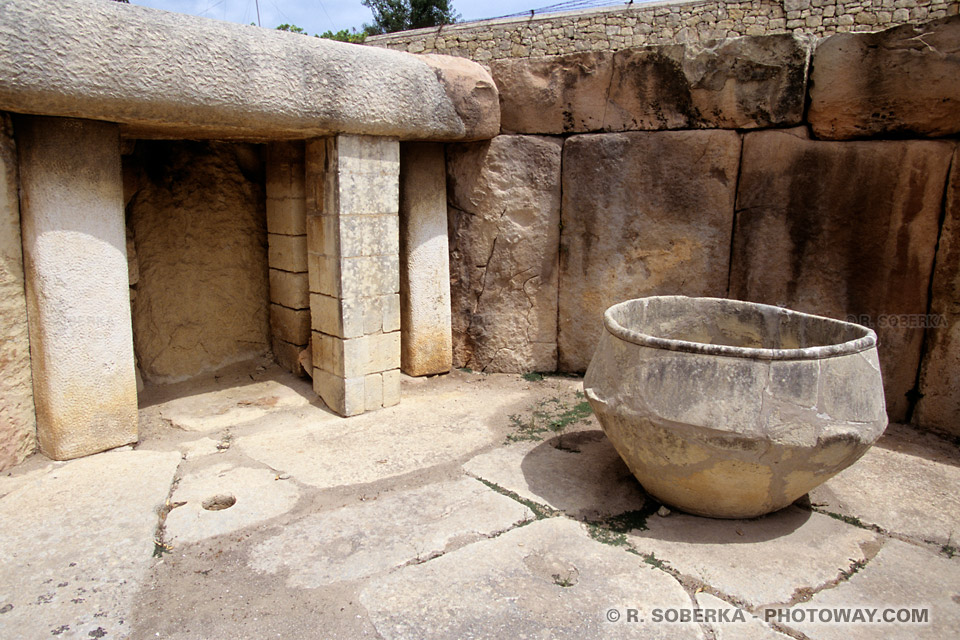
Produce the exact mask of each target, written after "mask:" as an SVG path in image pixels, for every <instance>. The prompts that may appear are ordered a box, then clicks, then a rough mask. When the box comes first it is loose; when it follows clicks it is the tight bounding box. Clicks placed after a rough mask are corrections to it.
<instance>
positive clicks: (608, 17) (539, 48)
mask: <svg viewBox="0 0 960 640" xmlns="http://www.w3.org/2000/svg"><path fill="white" fill-rule="evenodd" d="M957 7H958V2H957V0H747V1H740V2H737V1H733V2H730V1H726V0H707V1H703V0H699V1H698V0H693V1H689V0H688V1H682V0H681V1H680V2H650V3H644V4H635V5H631V6H628V7H626V8H624V7H623V6H616V7H607V8H603V9H590V10H584V11H575V12H567V13H553V14H545V15H534V16H521V17H514V18H502V19H495V20H482V21H478V22H470V23H466V24H462V25H447V26H444V27H440V28H435V27H434V28H427V29H415V30H412V31H403V32H399V33H391V34H386V35H381V36H373V37H371V38H368V39H367V43H368V44H372V45H374V46H377V47H384V48H388V49H396V50H399V51H408V52H410V53H442V54H446V55H453V56H462V57H465V58H470V59H472V60H476V61H478V62H484V63H485V62H488V61H490V60H498V59H502V58H533V57H537V56H546V55H561V54H567V53H575V52H581V51H618V50H620V49H626V48H629V47H639V46H644V45H651V44H669V43H678V42H680V43H683V42H704V41H707V40H716V39H721V38H736V37H739V36H758V35H766V34H771V33H799V34H809V35H813V36H818V37H822V36H828V35H831V34H834V33H845V32H856V31H877V30H878V29H884V28H887V27H891V26H895V25H900V24H905V23H908V22H922V21H926V20H935V19H938V18H944V17H947V16H949V15H956V14H957Z"/></svg>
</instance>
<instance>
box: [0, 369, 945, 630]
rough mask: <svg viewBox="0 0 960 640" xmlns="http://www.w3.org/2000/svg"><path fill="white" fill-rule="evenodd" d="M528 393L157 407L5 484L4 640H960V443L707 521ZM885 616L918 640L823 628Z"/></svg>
mask: <svg viewBox="0 0 960 640" xmlns="http://www.w3.org/2000/svg"><path fill="white" fill-rule="evenodd" d="M537 378H538V377H537V376H528V377H526V378H525V377H522V376H513V375H483V374H477V373H470V372H464V371H457V372H454V373H452V374H450V375H447V376H440V377H436V378H430V379H412V378H406V379H404V383H403V384H404V386H403V394H404V395H403V401H402V402H401V404H400V405H399V406H398V407H393V408H390V409H385V410H382V411H378V412H375V413H370V414H365V415H362V416H358V417H355V418H350V419H346V420H345V419H341V418H338V417H336V416H334V415H332V414H331V413H330V412H329V411H327V410H326V409H325V408H324V406H323V405H322V404H321V403H320V402H319V401H317V400H316V399H315V396H314V395H313V393H312V391H311V389H310V385H309V382H308V381H302V380H298V379H295V378H293V377H292V376H290V375H289V374H285V373H282V372H281V371H280V370H279V369H278V368H277V367H275V366H272V365H269V364H268V363H245V364H242V365H238V366H236V367H234V368H232V369H229V370H225V371H223V372H220V374H218V375H217V376H215V377H210V378H209V379H205V380H199V381H192V382H188V383H182V384H180V385H175V386H170V387H162V388H153V389H148V390H147V391H146V392H145V393H143V394H142V395H141V434H142V439H141V442H140V443H139V444H138V445H137V446H135V447H125V448H123V449H121V450H117V451H111V452H107V453H103V454H100V455H96V456H92V457H88V458H84V459H80V460H74V461H71V462H66V463H57V462H51V461H49V460H47V459H45V458H43V457H42V456H34V457H33V458H31V459H30V460H28V461H27V462H26V463H24V464H23V465H21V466H19V467H17V468H15V469H13V470H10V471H7V472H4V473H3V474H0V558H2V566H0V638H50V637H55V638H198V639H219V638H223V639H230V640H234V639H237V638H285V639H292V638H357V637H382V638H593V637H634V638H859V637H864V638H866V637H870V638H872V637H875V636H880V637H885V638H947V637H960V550H958V547H960V542H958V538H960V491H958V489H960V450H958V448H957V445H956V443H951V442H948V441H946V440H944V439H941V438H939V437H937V436H934V435H930V434H926V433H923V432H918V431H915V430H913V429H911V428H909V427H905V426H901V425H891V426H890V428H889V429H888V431H887V434H886V435H885V436H884V437H883V438H882V439H881V440H880V442H879V443H878V444H877V446H875V447H874V448H873V449H871V450H870V451H869V452H868V453H867V455H866V456H865V457H864V458H863V459H862V460H861V461H860V462H858V463H857V464H856V465H854V466H853V467H851V468H850V469H848V470H847V471H845V472H843V473H841V474H840V475H838V476H836V477H835V478H833V479H832V480H830V481H829V482H828V483H826V484H825V485H823V486H822V487H820V488H818V489H817V490H815V491H814V492H812V493H811V494H810V495H809V496H808V497H807V498H805V499H803V500H801V501H799V502H798V503H797V504H795V505H793V506H791V507H789V508H787V509H784V510H782V511H780V512H778V513H775V514H772V515H769V516H766V517H763V518H758V519H754V520H712V519H708V518H698V517H694V516H688V515H685V514H682V513H679V512H668V511H667V510H664V509H661V508H660V507H661V505H659V504H658V503H656V501H654V500H653V499H652V498H649V497H645V495H644V493H643V491H642V489H641V488H640V486H639V485H638V484H637V482H636V481H635V480H634V479H633V477H632V476H631V475H630V473H629V472H628V471H627V469H626V467H625V466H624V465H623V463H622V462H621V461H620V459H619V457H618V456H617V454H616V452H615V451H614V450H613V449H612V447H611V445H610V444H609V442H608V441H607V440H606V438H605V436H604V435H603V433H602V431H600V430H599V425H598V424H597V422H596V419H595V418H594V417H593V416H592V415H591V414H590V413H589V410H588V405H586V404H585V402H584V399H583V396H582V393H581V391H580V386H581V380H579V379H577V378H565V377H552V376H547V377H545V378H543V379H537ZM887 610H889V611H890V612H892V613H887V615H893V616H894V617H896V616H897V615H900V616H910V615H912V614H911V610H917V611H918V612H919V615H921V616H923V615H925V616H926V617H927V620H926V622H921V623H909V622H893V623H883V622H881V623H877V622H874V623H868V622H847V623H837V622H835V621H831V622H825V621H824V616H826V615H829V616H830V617H831V618H832V617H833V616H835V615H848V614H849V615H851V616H858V615H862V616H865V617H867V616H869V615H874V616H877V617H880V616H883V615H884V612H885V611H887ZM824 612H826V613H824ZM844 612H848V613H844ZM904 612H905V613H904Z"/></svg>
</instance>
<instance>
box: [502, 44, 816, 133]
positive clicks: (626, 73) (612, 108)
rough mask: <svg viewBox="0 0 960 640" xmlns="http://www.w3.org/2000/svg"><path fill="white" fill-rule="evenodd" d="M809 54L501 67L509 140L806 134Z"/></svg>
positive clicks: (593, 57)
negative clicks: (708, 131) (722, 131)
mask: <svg viewBox="0 0 960 640" xmlns="http://www.w3.org/2000/svg"><path fill="white" fill-rule="evenodd" d="M808 50H809V45H808V44H807V42H806V41H805V40H803V39H801V38H795V37H794V36H793V35H790V34H779V35H771V36H759V37H745V38H735V39H726V40H718V41H714V42H708V43H705V44H696V43H687V44H675V45H665V46H653V47H638V48H632V49H622V50H620V51H617V52H616V53H612V52H609V51H591V52H583V53H573V54H567V55H564V56H547V57H542V58H523V59H505V60H495V61H493V62H492V63H491V71H492V73H493V76H494V79H495V80H496V81H497V84H498V86H499V87H500V98H501V109H502V114H501V126H502V129H503V131H504V133H527V134H531V133H532V134H545V133H546V134H550V133H585V132H590V131H599V130H601V129H602V130H604V131H636V130H651V129H652V130H657V129H693V128H726V129H752V128H757V127H769V126H790V125H795V124H799V123H800V121H801V120H802V118H803V105H804V98H805V93H806V79H807V59H808Z"/></svg>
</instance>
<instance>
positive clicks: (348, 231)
mask: <svg viewBox="0 0 960 640" xmlns="http://www.w3.org/2000/svg"><path fill="white" fill-rule="evenodd" d="M305 164H306V209H307V217H306V220H307V248H308V255H307V260H308V272H309V287H310V312H311V326H312V329H313V341H312V349H313V367H314V370H313V387H314V390H315V391H316V392H317V394H318V395H319V396H320V397H321V398H322V399H323V401H324V402H325V403H326V404H327V406H329V407H330V408H331V409H333V410H334V411H336V412H337V413H339V414H341V415H344V416H352V415H357V414H359V413H363V412H364V411H370V410H374V409H379V408H381V407H390V406H393V405H395V404H397V403H399V402H400V222H399V176H400V145H399V142H398V141H397V140H396V139H391V138H379V137H370V136H344V135H341V136H336V137H331V138H316V139H312V140H308V141H307V142H306V153H305Z"/></svg>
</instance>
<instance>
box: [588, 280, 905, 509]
mask: <svg viewBox="0 0 960 640" xmlns="http://www.w3.org/2000/svg"><path fill="white" fill-rule="evenodd" d="M603 322H604V327H605V331H604V333H603V336H602V337H601V338H600V343H599V345H598V346H597V350H596V352H595V353H594V356H593V360H592V361H591V362H590V366H589V368H588V369H587V374H586V377H585V378H584V381H583V387H584V391H585V392H586V395H587V399H588V400H589V402H590V405H591V406H592V407H593V410H594V412H595V413H596V414H597V417H598V418H599V420H600V424H601V425H602V427H603V430H604V432H605V433H606V434H607V437H609V438H610V440H611V442H612V443H613V446H614V447H615V448H616V450H617V452H618V453H619V454H620V456H621V457H622V458H623V460H624V462H626V463H627V466H628V467H629V468H630V471H631V472H633V474H634V475H635V476H636V477H637V479H638V480H639V481H640V484H642V485H643V487H644V489H646V490H647V492H648V493H650V494H651V495H653V496H654V497H656V498H657V499H658V500H660V501H661V502H663V503H665V504H667V505H670V506H672V507H675V508H678V509H681V510H683V511H686V512H689V513H692V514H696V515H702V516H710V517H714V518H751V517H755V516H760V515H763V514H766V513H770V512H773V511H776V510H778V509H782V508H783V507H786V506H788V505H789V504H791V503H792V502H793V501H794V500H796V499H797V498H799V497H801V496H803V495H804V494H805V493H807V492H808V491H810V490H811V489H813V488H814V487H816V486H817V485H819V484H821V483H823V482H825V481H826V480H828V479H829V478H831V477H832V476H833V475H835V474H837V473H839V472H840V471H842V470H843V469H845V468H847V467H848V466H850V465H851V464H853V463H854V462H856V461H857V460H858V459H859V458H860V456H862V455H863V454H864V453H865V452H866V451H867V449H869V448H870V445H872V444H873V443H874V442H876V440H877V438H879V437H880V435H881V434H882V433H883V430H884V429H885V428H886V426H887V413H886V409H885V404H884V397H883V386H882V381H881V378H880V363H879V360H878V359H877V336H876V334H875V333H874V332H873V331H871V330H870V329H867V328H866V327H862V326H860V325H856V324H851V323H848V322H841V321H839V320H832V319H830V318H823V317H820V316H814V315H809V314H806V313H799V312H797V311H790V310H788V309H783V308H780V307H772V306H768V305H764V304H756V303H752V302H740V301H736V300H724V299H720V298H688V297H685V296H657V297H650V298H641V299H638V300H628V301H627V302H622V303H620V304H616V305H614V306H612V307H610V308H609V309H607V311H606V313H605V314H604V316H603Z"/></svg>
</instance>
